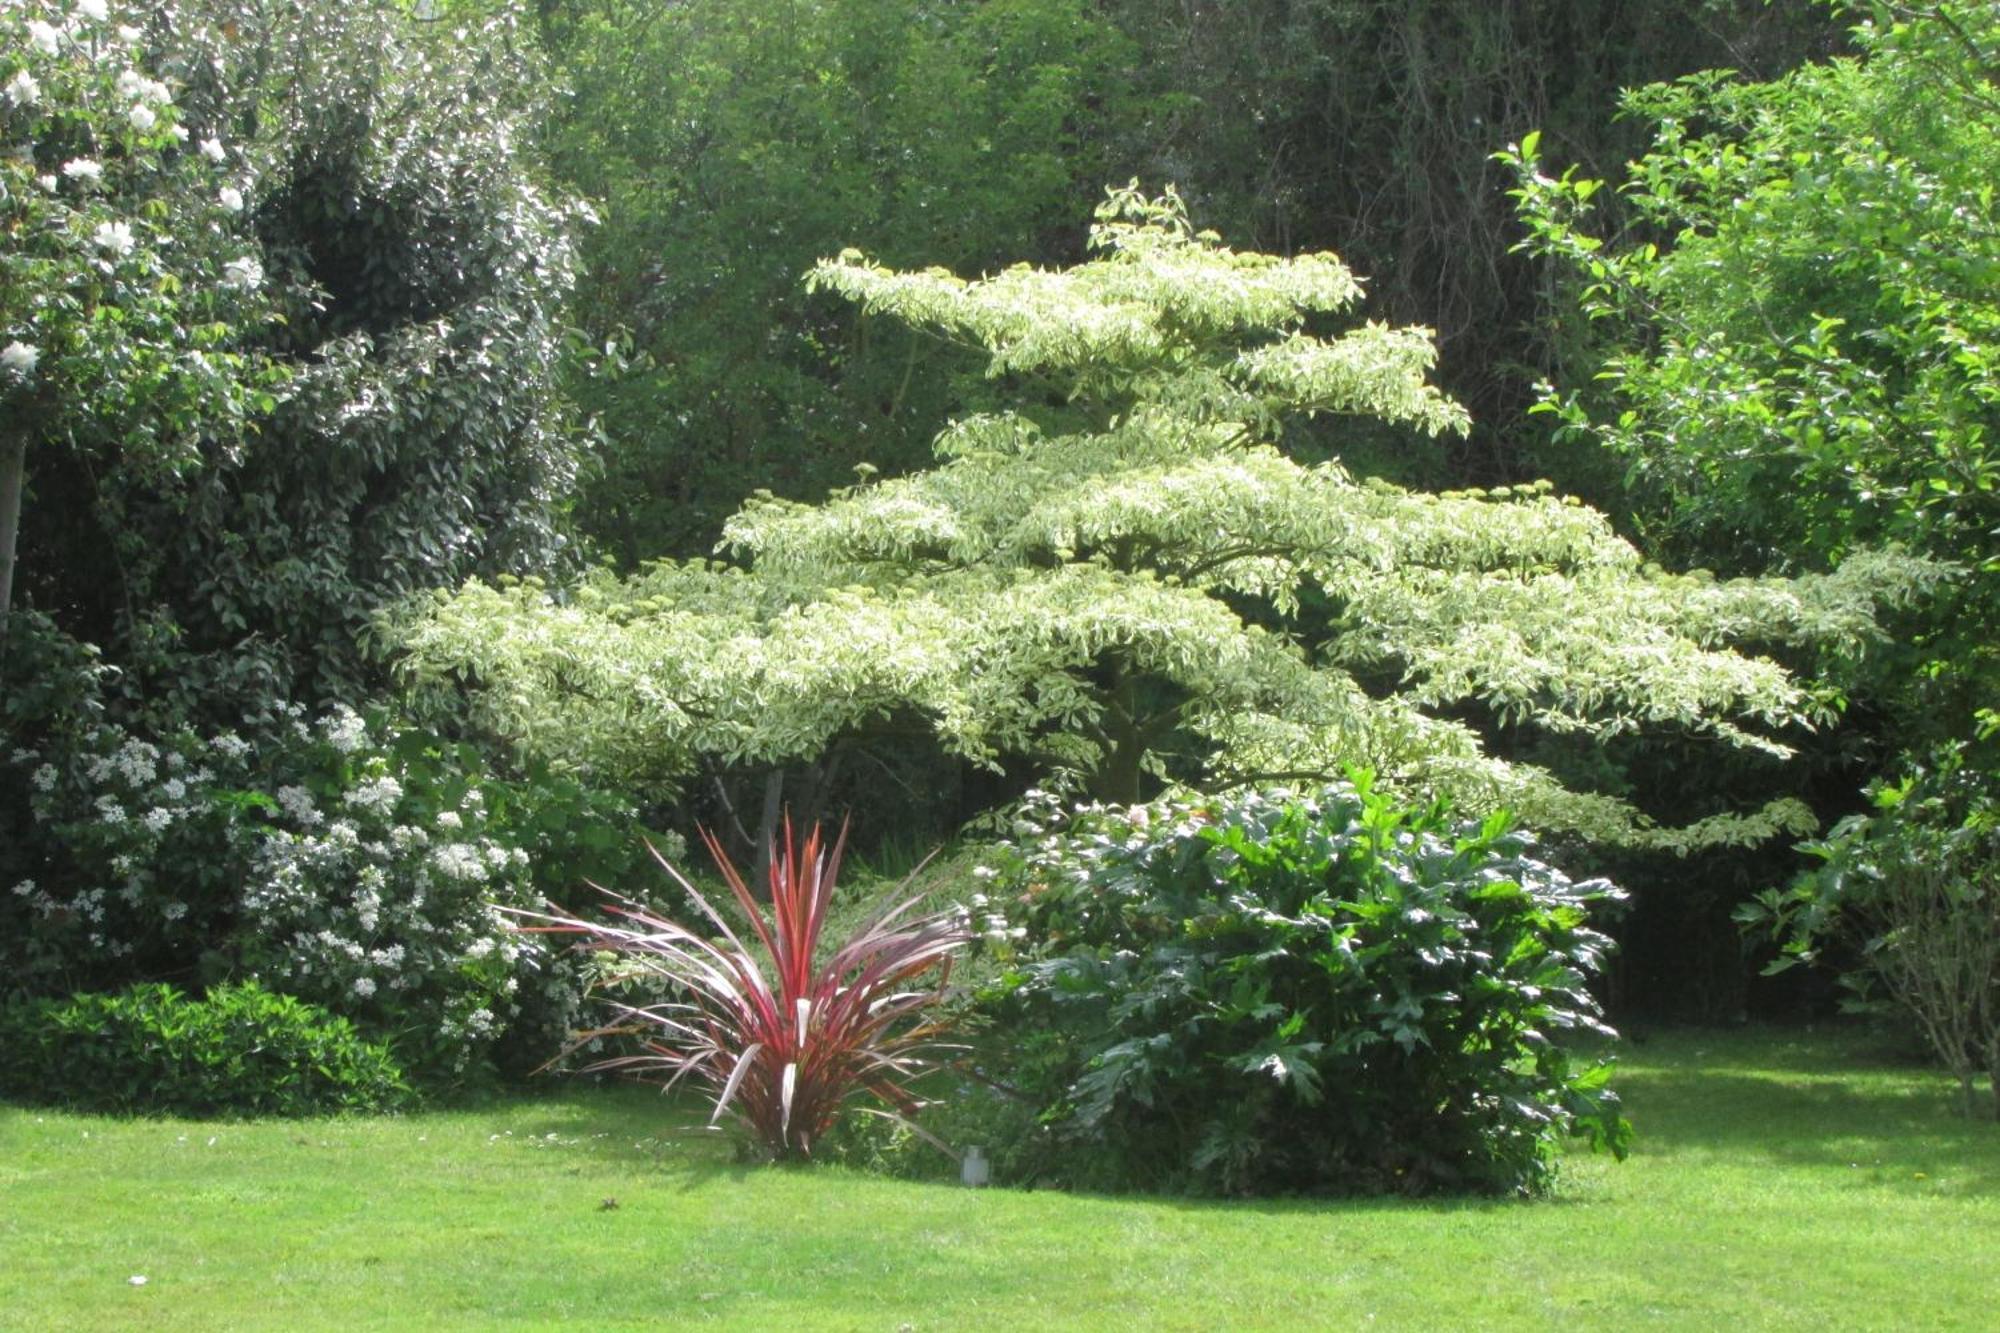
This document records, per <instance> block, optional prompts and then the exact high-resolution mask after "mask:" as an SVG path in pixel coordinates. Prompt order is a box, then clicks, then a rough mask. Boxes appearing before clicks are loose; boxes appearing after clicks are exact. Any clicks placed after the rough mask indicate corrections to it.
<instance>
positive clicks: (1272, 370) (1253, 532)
mask: <svg viewBox="0 0 2000 1333" xmlns="http://www.w3.org/2000/svg"><path fill="white" fill-rule="evenodd" d="M1090 249H1091V256H1092V257H1091V258H1089V259H1088V260H1086V261H1085V262H1083V263H1081V264H1079V265H1076V266H1074V267H1071V268H1068V269H1063V270H1046V269H1039V268H1034V267H1029V266H1017V267H1014V268H1010V269H1007V270H1004V271H1002V272H999V273H997V274H993V275H991V276H988V277H985V278H981V279H977V280H966V279H962V278H958V277H955V276H953V275H951V274H949V273H947V272H944V271H942V270H926V271H921V272H896V271H891V270H889V269H885V268H882V267H880V266H878V265H875V264H872V263H870V262H869V261H868V260H867V259H866V258H865V257H863V256H862V255H860V254H858V253H854V252H848V253H844V254H842V255H840V256H839V257H837V258H835V259H831V260H828V261H825V262H822V263H821V264H820V265H818V266H817V267H816V268H815V269H814V271H813V273H812V275H811V278H810V282H811V283H812V284H814V285H816V286H821V287H825V288H828V289H831V290H834V291H837V292H839V293H841V294H842V295H845V296H847V297H849V298H850V299H852V300H854V301H855V302H857V303H858V304H859V305H860V306H861V307H862V308H863V309H864V310H865V311H867V312H869V313H874V314H888V315H893V316H895V317H897V318H899V319H902V320H904V321H907V322H909V323H911V324H913V325H915V326H916V327H918V328H922V329H927V330H930V331H931V332H933V333H935V334H937V335H939V336H942V337H945V338H948V339H951V340H954V341H959V342H964V343H969V344H971V345H973V346H976V347H978V348H980V349H982V350H983V351H984V352H985V354H986V355H987V357H988V358H989V373H990V374H991V375H992V376H994V377H996V378H1000V379H1002V380H1005V381H1007V382H1010V383H1015V384H1017V385H1018V386H1019V392H1020V396H1021V397H1022V398H1023V399H1026V400H1028V401H1030V402H1047V403H1054V404H1056V405H1055V406H1053V407H1048V408H1041V407H1024V408H1022V409H1020V410H1017V411H1013V412H1008V413H1004V414H998V415H981V416H974V417H969V418H966V419H963V420H959V421H956V422H953V423H951V424H950V425H949V426H948V427H947V428H946V429H945V430H944V431H943V432H942V433H941V434H940V435H939V436H938V439H937V443H936V452H937V456H938V460H939V461H938V466H936V467H935V468H932V469H930V470H928V471H924V472H920V473H916V474H913V475H910V476H906V477H901V478H895V479H889V480H874V479H872V478H864V480H863V481H862V482H861V483H860V484H858V485H856V486H854V487H851V488H849V489H847V490H845V491H843V492H841V493H839V494H838V495H836V496H835V497H834V498H832V499H831V500H830V501H828V502H827V503H825V504H821V505H806V504H800V503H797V502H791V501H785V500H780V499H777V498H775V497H770V496H761V497H758V498H756V499H753V500H752V501H751V502H750V503H749V504H747V505H746V506H745V507H744V508H743V509H742V510H741V511H740V512H739V513H738V514H737V515H736V516H735V517H734V518H733V519H732V520H731V521H730V523H729V525H728V527H727V529H726V535H725V538H724V542H725V546H726V547H727V548H728V549H729V550H730V551H731V552H732V553H734V554H735V555H736V556H738V557H739V563H735V564H716V563H707V562H699V561H695V562H662V563H659V564H656V565H653V566H650V567H648V568H646V569H645V570H643V571H641V572H639V573H638V574H636V575H633V576H630V577H624V578H621V577H617V576H614V575H611V574H609V573H605V574H600V575H599V576H596V577H594V578H591V579H588V580H586V581H585V582H583V583H582V584H581V585H580V586H578V587H576V588H574V589H572V590H566V591H563V592H560V593H556V592H552V591H550V590H549V589H547V588H545V587H543V586H542V585H541V584H539V583H536V582H525V583H515V584H511V585H505V586H494V585H488V584H472V585H468V586H466V587H465V588H463V589H461V590H460V591H458V592H457V593H455V594H448V595H440V596H439V597H437V598H436V599H434V600H433V601H432V602H430V603H429V604H428V606H427V607H425V608H424V609H423V611H422V612H421V613H420V614H418V615H416V616H414V617H412V618H410V619H408V620H407V621H406V622H405V623H404V625H403V627H402V630H401V633H402V635H403V638H404V641H405V643H406V645H407V646H408V648H409V650H410V657H409V659H408V665H409V668H410V670H411V671H412V673H413V674H414V675H415V676H417V677H419V678H437V677H440V676H444V675H448V674H455V675H459V676H462V677H465V678H468V679H470V680H472V681H474V682H476V683H477V685H478V686H479V688H478V690H477V701H478V705H479V706H480V707H482V708H484V709H485V710H486V711H487V712H488V714H489V715H490V716H491V717H492V718H493V719H494V720H495V721H496V722H497V723H498V724H499V725H500V726H501V727H502V728H503V729H505V730H506V731H508V732H510V733H511V734H513V735H515V736H516V737H518V738H519V739H520V740H521V741H522V742H523V743H524V744H526V745H528V746H529V747H531V748H534V749H536V750H539V751H542V752H545V753H550V754H555V755H560V756H564V757H566V758H568V759H570V760H573V761H575V762H577V763H582V764H591V765H599V766H608V767H610V768H612V769H614V770H616V771H618V772H621V773H623V774H626V775H629V776H633V777H639V778H645V779H651V780H655V781H661V780H667V781H670V780H672V779H674V778H676V777H679V776H684V775H686V774H687V773H689V772H691V771H694V769H695V768H696V766H697V765H698V764H699V763H700V762H701V761H702V760H703V758H704V757H711V758H719V759H722V760H727V761H740V760H764V761H770V760H778V759H783V758H787V757H797V756H811V755H813V754H814V753H816V752H817V751H818V750H820V749H822V748H823V747H825V746H826V745H828V744H829V742H831V741H832V740H834V739H835V738H837V737H840V736H842V735H845V734H849V733H852V732H854V731H857V730H864V729H866V728H868V727H870V726H872V725H877V724H880V723H884V722H910V721H915V722H918V723H920V724H921V725H923V726H926V727H929V728H932V729H934V731H935V734H936V736H937V737H938V739H939V741H940V742H941V743H942V744H943V745H944V746H945V747H946V748H947V749H949V750H951V751H953V752H955V753H958V754H960V755H963V756H965V757H967V758H969V759H972V760H975V761H977V762H981V763H985V764H998V763H999V762H1001V761H1002V759H1003V758H1005V757H1010V756H1012V757H1016V758H1021V759H1025V760H1027V761H1028V762H1029V763H1031V764H1032V765H1033V766H1034V767H1035V769H1036V770H1037V771H1038V772H1039V773H1041V774H1043V775H1044V776H1045V777H1047V778H1050V779H1053V780H1058V781H1060V780H1063V779H1064V778H1068V779H1071V780H1075V781H1077V782H1079V783H1081V784H1082V785H1084V786H1086V787H1088V788H1090V789H1091V790H1092V791H1094V792H1095V793H1096V794H1099V795H1102V796H1106V797H1111V798H1114V799H1123V800H1131V799H1136V798H1137V797H1138V796H1139V795H1140V794H1141V790H1142V787H1143V786H1144V785H1146V784H1147V783H1149V782H1159V781H1168V780H1199V781H1201V782H1203V783H1206V784H1209V785H1214V784H1227V783H1241V782H1250V781H1258V780H1264V779H1269V778H1273V777H1277V776H1280V775H1283V776H1296V775H1326V774H1333V773H1338V772H1339V771H1340V770H1341V769H1342V768H1343V767H1348V766H1365V767H1368V768H1370V769H1373V770H1375V771H1376V772H1377V773H1378V774H1380V775H1381V776H1382V777H1383V778H1384V779H1385V780H1387V781H1389V782H1392V783H1394V784H1397V785H1399V786H1403V787H1406V788H1413V789H1419V790H1423V791H1426V792H1437V793H1444V794H1449V795H1451V796H1452V797H1454V798H1455V799H1456V800H1457V801H1459V802H1460V803H1461V804H1462V805H1464V806H1466V807H1468V808H1473V809H1488V808H1493V807H1496V806H1500V805H1506V806H1509V807H1511V808H1513V809H1514V810H1516V811H1517V812H1519V813H1520V814H1521V815H1522V816H1523V817H1524V818H1525V819H1526V820H1528V821H1529V822H1530V823H1532V824H1535V825H1538V826H1541V827H1545V828H1555V829H1564V830H1572V831H1575V832H1578V833H1580V834H1584V835H1587V836H1590V837H1594V838H1601V839H1611V840H1635V839H1636V840H1644V839H1648V838H1652V839H1671V840H1693V841H1702V840H1715V839H1723V840H1728V839H1744V838H1754V837H1758V836H1765V835H1768V834H1769V833H1771V832H1772V831H1775V830H1777V829H1779V828H1786V827H1798V826H1800V825H1801V824H1802V823H1803V822H1804V812H1803V811H1802V810H1800V809H1798V808H1797V807H1796V806H1792V805H1787V804H1781V805H1778V806H1774V807H1771V808H1767V809H1765V810H1762V811H1758V812H1750V813H1742V812H1718V813H1717V815H1716V817H1715V818H1714V819H1712V820H1710V821H1707V822H1705V823H1704V824H1702V825H1700V826H1698V827H1696V828H1695V829H1692V830H1676V831H1665V830H1655V829H1650V828H1649V827H1648V825H1647V821H1646V820H1645V818H1644V816H1643V815H1642V814H1641V813H1640V812H1638V811H1635V810H1633V809H1632V808H1630V807H1629V806H1627V805H1625V804H1624V803H1623V802H1621V801H1619V800H1617V799H1615V798H1613V797H1609V796H1604V795H1598V794H1593V793H1589V792H1584V791H1578V790H1572V789H1569V788H1566V787H1564V786H1563V785H1562V784H1561V783H1559V782H1558V781H1556V780H1555V779H1554V778H1553V777H1552V776H1551V775H1549V774H1548V773H1546V772H1544V771H1542V770H1539V769H1537V768H1535V767H1533V766H1531V765H1527V764H1520V763H1510V762H1508V761H1506V760H1504V759H1502V758H1500V757H1497V756H1496V755H1495V754H1494V753H1492V752H1490V750H1489V748H1488V746H1487V745H1486V744H1485V743H1484V741H1483V739H1482V734H1481V731H1480V729H1479V728H1478V727H1477V726H1476V725H1474V721H1473V719H1475V718H1476V717H1480V716H1486V717H1494V718H1499V719H1503V720H1505V721H1508V722H1513V723H1525V724H1530V725H1533V726H1537V727H1541V728H1545V729H1550V730H1554V731H1559V732H1582V733H1588V734H1591V735H1599V736H1608V735H1613V734H1617V733H1619V732H1622V731H1627V730H1631V729H1636V728H1644V727H1670V728H1677V729H1682V730H1691V731H1697V732H1701V733H1705V734H1708V735H1711V736H1713V737H1715V738H1716V739H1717V740H1719V741H1721V742H1724V743H1726V744H1729V745H1735V746H1744V747H1753V748H1758V749H1763V750H1767V751H1771V752H1777V753H1782V752H1783V751H1784V748H1785V740H1784V734H1785V732H1786V729H1787V728H1792V727H1798V726H1805V725H1811V724H1812V723H1813V722H1814V721H1815V720H1817V719H1818V718H1820V717H1821V716H1822V715H1823V710H1822V706H1821V704H1822V701H1821V700H1820V699H1819V698H1818V697H1817V696H1816V695H1815V692H1814V691H1813V690H1812V689H1811V688H1810V687H1808V686H1807V685H1805V684H1803V683H1801V682H1800V681H1799V680H1798V679H1796V678H1794V676H1793V675H1792V674H1790V673H1789V672H1788V671H1787V670H1786V669H1784V668H1783V667H1782V666H1780V665H1779V664H1778V663H1777V662H1775V661H1773V660H1771V659H1770V658H1768V657H1764V656H1755V655H1750V654H1747V653H1742V652H1738V651H1735V647H1736V646H1737V645H1764V646H1775V645H1782V644H1808V643H1810V644H1822V645H1824V644H1836V645H1840V646H1843V647H1845V648H1847V649H1849V650H1853V651H1859V650H1860V649H1861V648H1862V647H1863V646H1864V645H1865V644H1866V643H1867V642H1868V641H1869V640H1870V639H1871V638H1872V637H1873V635H1874V634H1875V622H1874V607H1875V604H1876V602H1877V601H1878V600H1879V599H1882V598H1885V597H1887V598H1899V597H1903V596H1907V595H1909V594H1911V593H1913V592H1915V591H1917V590H1918V589H1920V588H1921V587H1922V586H1924V585H1925V584H1926V583H1928V582H1929V581H1931V580H1932V579H1933V578H1934V577H1935V574H1936V571H1935V569H1934V568H1932V567H1930V566H1927V565H1925V564H1923V563H1922V562H1920V561H1915V560H1911V559H1907V558H1903V557H1900V556H1897V555H1895V554H1893V553H1875V554H1869V555H1865V556H1860V557H1857V558H1855V559H1853V560H1850V561H1848V562H1847V563H1846V564H1844V565H1843V566H1841V567H1840V568H1839V569H1838V570H1836V571H1834V572H1833V573H1831V574H1827V575H1824V576H1819V577H1810V578H1800V579H1792V580H1783V579H1762V578H1758V579H1739V580H1730V581H1719V580H1716V579H1714V578H1712V577H1708V576H1705V575H1703V574H1701V573H1699V572H1697V573H1691V574H1679V575H1677V574H1669V573H1666V572H1664V571H1661V570H1659V569H1657V568H1653V567H1649V566H1646V565H1645V564H1644V563H1643V562H1642V561H1641V559H1640V557H1639V555H1638V553H1637V552H1636V551H1635V550H1634V549H1633V548H1632V547H1631V546H1630V545H1629V544H1627V543H1626V542H1624V541H1623V540H1621V539H1620V538H1619V537H1618V536H1617V535H1616V534H1615V533H1614V532H1613V531H1612V529H1611V526H1610V524H1609V523H1608V522H1607V521H1606V520H1605V519H1604V517H1603V516H1602V515H1600V514H1597V513H1595V512H1594V511H1592V510H1590V509H1588V508H1585V507H1583V506H1581V505H1579V504H1576V503H1574V502H1566V501H1564V500H1562V499H1559V498H1557V497H1554V496H1552V495H1550V494H1548V493H1547V490H1546V488H1545V487H1539V486H1530V487H1522V488H1512V489H1503V490H1500V491H1493V492H1476V493H1472V492H1462V493H1453V494H1436V495H1433V494H1422V493H1415V492H1410V491H1406V490H1401V489H1398V488H1396V487H1393V486H1390V485H1387V484H1384V483H1381V482H1377V481H1370V480H1367V479H1362V478H1357V477H1355V476H1353V475H1351V474H1350V473H1349V472H1348V471H1347V470H1346V469H1344V468H1343V467H1342V466H1341V465H1340V464H1339V463H1337V462H1327V463H1321V464H1317V465H1311V466H1308V465H1304V464H1302V463H1300V462H1298V461H1296V460H1294V459H1292V458H1290V457H1288V456H1287V455H1286V453H1285V452H1284V450H1283V448H1282V444H1283V439H1284V432H1285V426H1286V422H1287V421H1288V420H1295V419H1298V418H1301V417H1310V416H1315V415H1341V416H1347V415H1352V416H1357V417H1362V418H1368V419H1374V420H1384V421H1390V422H1395V423H1400V424H1402V425H1404V426H1406V427H1409V428H1412V429H1415V430H1420V431H1427V432H1439V431H1453V430H1462V429H1464V428H1465V425H1466V419H1465V414H1464V413H1463V411H1462V410H1461V409H1460V408H1459V407H1458V406H1457V405H1456V404H1454V403H1452V402H1451V401H1450V400H1449V399H1447V398H1446V397H1445V396H1443V395H1442V394H1441V393H1439V392H1438V391H1437V390H1436V388H1435V387H1433V386H1432V385H1431V384H1430V383H1429V382H1428V379H1427V374H1428V371H1429V369H1430V366H1431V361H1432V356H1433V353H1432V348H1431V343H1430V339H1429V336H1428V333H1427V331H1425V330H1422V329H1414V328H1391V327H1388V326H1385V325H1381V324H1376V323H1366V322H1364V323H1359V324H1353V323H1350V324H1348V325H1347V326H1346V327H1343V328H1340V329H1338V330H1337V331H1325V329H1324V327H1323V326H1324V325H1325V323H1326V321H1327V320H1328V318H1329V317H1330V316H1334V315H1337V314H1340V313H1342V312H1346V311H1348V310H1350V309H1351V308H1352V307H1353V306H1354V305H1355V304H1356V303H1357V301H1358V300H1359V298H1360V295H1361V286H1360V283H1359V282H1358V280H1357V279H1356V278H1355V277H1354V276H1353V275H1352V274H1351V273H1350V272H1349V271H1348V270H1347V268H1346V267H1345V266H1344V265H1343V264H1341V262H1340V261H1339V260H1338V259H1337V258H1336V257H1334V256H1333V255H1331V254H1324V253H1320V254H1307V255H1301V256H1296V257H1292V258H1278V257H1274V256H1269V255H1263V254H1256V253H1249V252H1239V251H1235V250H1232V249H1230V248H1229V247H1227V246H1225V245H1224V244H1223V243H1222V241H1221V239H1220V238H1219V237H1217V236H1215V235H1214V234H1212V233H1208V232H1197V231H1195V230H1193V229H1192V228H1191V227H1190V225H1189V224H1188V221H1187V217H1186V212H1185V209H1184V208H1183V206H1182V204H1181V202H1180V200H1179V199H1178V198H1177V197H1176V196H1175V195H1174V194H1173V193H1172V192H1169V193H1168V194H1166V195H1165V196H1163V197H1160V198H1149V197H1147V196H1146V195H1144V194H1143V193H1142V192H1141V191H1140V190H1139V189H1138V188H1137V187H1136V186H1133V187H1128V188H1126V189H1122V190H1117V191H1113V192H1112V193H1111V195H1110V197H1109V199H1108V200H1107V202H1106V203H1105V205H1104V206H1103V207H1102V208H1101V209H1100V210H1099V212H1098V217H1097V222H1096V225H1095V226H1094V227H1093V229H1092V231H1091V235H1090ZM1031 386H1032V389H1033V391H1031Z"/></svg>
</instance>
